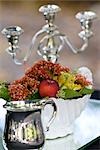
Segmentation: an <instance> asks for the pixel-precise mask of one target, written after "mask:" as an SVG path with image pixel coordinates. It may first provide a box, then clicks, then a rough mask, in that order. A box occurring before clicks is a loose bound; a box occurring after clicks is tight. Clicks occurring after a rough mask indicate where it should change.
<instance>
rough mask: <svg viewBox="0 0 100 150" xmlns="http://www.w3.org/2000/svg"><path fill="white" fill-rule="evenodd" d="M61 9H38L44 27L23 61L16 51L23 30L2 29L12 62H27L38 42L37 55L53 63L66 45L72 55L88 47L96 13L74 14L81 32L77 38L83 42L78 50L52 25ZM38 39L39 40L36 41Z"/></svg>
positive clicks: (57, 7)
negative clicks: (42, 17)
mask: <svg viewBox="0 0 100 150" xmlns="http://www.w3.org/2000/svg"><path fill="white" fill-rule="evenodd" d="M60 10H61V8H60V7H59V6H57V5H50V4H49V5H44V6H41V7H40V8H39V12H41V13H43V15H44V17H45V21H46V25H44V26H43V27H42V28H41V29H40V30H39V31H38V32H37V33H36V34H35V35H34V36H33V38H32V42H31V45H30V48H29V50H28V51H27V53H26V55H25V57H24V59H23V60H22V61H19V60H18V59H17V51H18V50H19V49H20V48H19V46H18V42H19V36H20V35H21V34H22V32H23V29H21V28H20V27H18V26H15V27H8V28H5V29H3V31H2V33H3V34H4V35H6V37H7V39H8V43H9V48H8V49H7V52H8V53H9V54H10V55H12V58H13V60H14V62H15V63H16V64H18V65H22V64H24V63H25V62H27V61H28V59H29V57H30V55H31V52H32V51H33V49H36V48H35V43H36V41H38V46H37V53H38V54H39V55H40V56H41V57H42V58H43V59H44V60H47V61H51V62H53V63H55V62H57V60H58V58H59V52H60V51H61V49H62V47H63V46H64V44H65V43H66V44H67V45H68V46H69V48H70V49H71V50H72V52H73V53H78V52H81V51H84V50H85V49H86V48H87V47H88V40H89V38H90V37H91V36H92V35H93V32H92V31H91V26H92V21H93V20H94V19H95V18H96V13H94V12H92V11H83V12H79V13H77V14H76V19H78V20H79V21H80V24H81V28H82V31H81V32H80V33H79V37H80V38H81V39H82V40H83V44H82V46H81V47H80V48H76V47H75V46H73V44H72V43H71V41H70V40H69V38H68V36H67V35H65V34H62V33H61V32H60V31H59V30H58V27H57V26H56V25H55V24H54V19H55V15H56V13H57V12H59V11H60ZM38 38H39V39H38Z"/></svg>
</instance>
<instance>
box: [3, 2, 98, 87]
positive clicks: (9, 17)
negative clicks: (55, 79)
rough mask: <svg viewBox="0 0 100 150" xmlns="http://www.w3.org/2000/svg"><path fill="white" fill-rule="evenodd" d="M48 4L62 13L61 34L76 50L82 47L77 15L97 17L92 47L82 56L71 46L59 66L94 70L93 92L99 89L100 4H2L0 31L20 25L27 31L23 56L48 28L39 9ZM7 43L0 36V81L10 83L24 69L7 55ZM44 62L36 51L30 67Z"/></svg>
mask: <svg viewBox="0 0 100 150" xmlns="http://www.w3.org/2000/svg"><path fill="white" fill-rule="evenodd" d="M46 4H56V5H59V6H60V7H61V9H62V11H60V12H59V13H58V14H57V15H56V18H55V24H56V25H57V26H58V27H59V30H60V31H61V32H62V33H64V34H66V35H67V36H68V37H69V38H70V40H71V42H72V43H73V45H75V47H78V48H79V47H80V46H81V44H82V41H81V39H80V38H79V37H78V33H79V32H80V31H81V27H80V23H79V21H78V20H76V19H75V14H76V13H77V12H79V11H83V10H91V11H94V12H96V13H97V19H95V20H94V22H93V26H92V31H93V32H94V36H93V37H92V38H91V39H90V41H89V47H88V48H87V49H86V50H85V51H84V52H82V53H79V54H74V53H73V52H72V51H71V50H70V49H69V47H68V46H64V47H63V49H62V51H61V52H60V58H59V62H60V63H61V64H63V65H65V66H68V67H70V68H72V69H75V68H78V67H81V66H87V67H88V68H90V69H91V71H92V73H93V78H94V88H95V89H100V2H99V1H66V0H61V1H60V0H54V1H53V0H43V1H42V0H29V1H28V0H26V1H25V0H12V1H11V0H8V1H6V0H0V31H1V30H2V29H3V28H5V27H8V26H12V25H18V26H20V27H22V28H23V29H24V33H23V35H21V37H20V47H21V49H22V54H21V55H22V56H24V55H25V53H26V51H27V50H28V49H29V47H30V43H31V39H32V36H33V35H34V34H35V33H36V32H37V31H38V30H39V29H41V27H42V26H43V25H44V24H45V20H44V17H43V15H42V14H41V13H40V12H39V11H38V9H39V7H40V6H42V5H46ZM7 47H8V42H7V39H6V38H5V37H4V36H3V35H2V34H0V80H7V81H8V82H10V81H13V80H15V79H18V78H19V77H21V76H22V75H23V74H24V69H25V68H24V67H23V66H17V65H15V64H14V62H13V61H12V59H11V57H10V56H9V55H8V54H7V52H6V51H5V49H6V48H7ZM39 59H41V58H40V56H38V55H37V53H36V49H35V48H34V50H33V52H32V54H31V57H30V59H29V62H28V65H29V66H32V64H33V63H34V62H35V61H37V60H39Z"/></svg>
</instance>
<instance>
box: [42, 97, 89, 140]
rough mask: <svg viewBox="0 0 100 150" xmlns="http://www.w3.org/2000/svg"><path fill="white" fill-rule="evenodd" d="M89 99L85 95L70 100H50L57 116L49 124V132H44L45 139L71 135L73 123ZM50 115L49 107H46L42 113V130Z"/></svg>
mask: <svg viewBox="0 0 100 150" xmlns="http://www.w3.org/2000/svg"><path fill="white" fill-rule="evenodd" d="M89 97H90V95H85V96H84V97H82V98H78V99H72V100H63V99H61V98H59V99H55V98H52V99H53V100H54V102H55V103H56V105H57V115H56V118H55V120H54V121H53V123H52V124H51V126H50V129H49V131H47V132H45V136H46V139H55V138H58V137H64V136H66V135H68V134H71V133H72V132H73V123H74V121H75V120H76V118H77V117H78V116H79V115H80V114H81V112H82V110H83V109H84V107H85V105H86V104H87V102H88V100H89ZM51 114H52V112H51V108H50V106H46V108H45V110H44V111H43V112H42V121H43V127H44V130H45V129H46V125H47V123H48V121H49V119H50V116H51Z"/></svg>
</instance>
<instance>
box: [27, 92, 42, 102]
mask: <svg viewBox="0 0 100 150" xmlns="http://www.w3.org/2000/svg"><path fill="white" fill-rule="evenodd" d="M40 98H41V97H40V95H39V92H38V91H37V92H35V93H33V94H32V95H30V96H29V97H28V99H29V100H32V101H34V102H37V101H39V100H40Z"/></svg>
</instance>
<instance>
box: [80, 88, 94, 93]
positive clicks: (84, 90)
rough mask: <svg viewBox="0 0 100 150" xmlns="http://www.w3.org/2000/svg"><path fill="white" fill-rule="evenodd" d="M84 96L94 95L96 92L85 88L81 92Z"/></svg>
mask: <svg viewBox="0 0 100 150" xmlns="http://www.w3.org/2000/svg"><path fill="white" fill-rule="evenodd" d="M79 92H80V93H81V94H82V95H86V94H92V93H93V92H94V90H93V89H88V88H83V89H81V90H80V91H79Z"/></svg>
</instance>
